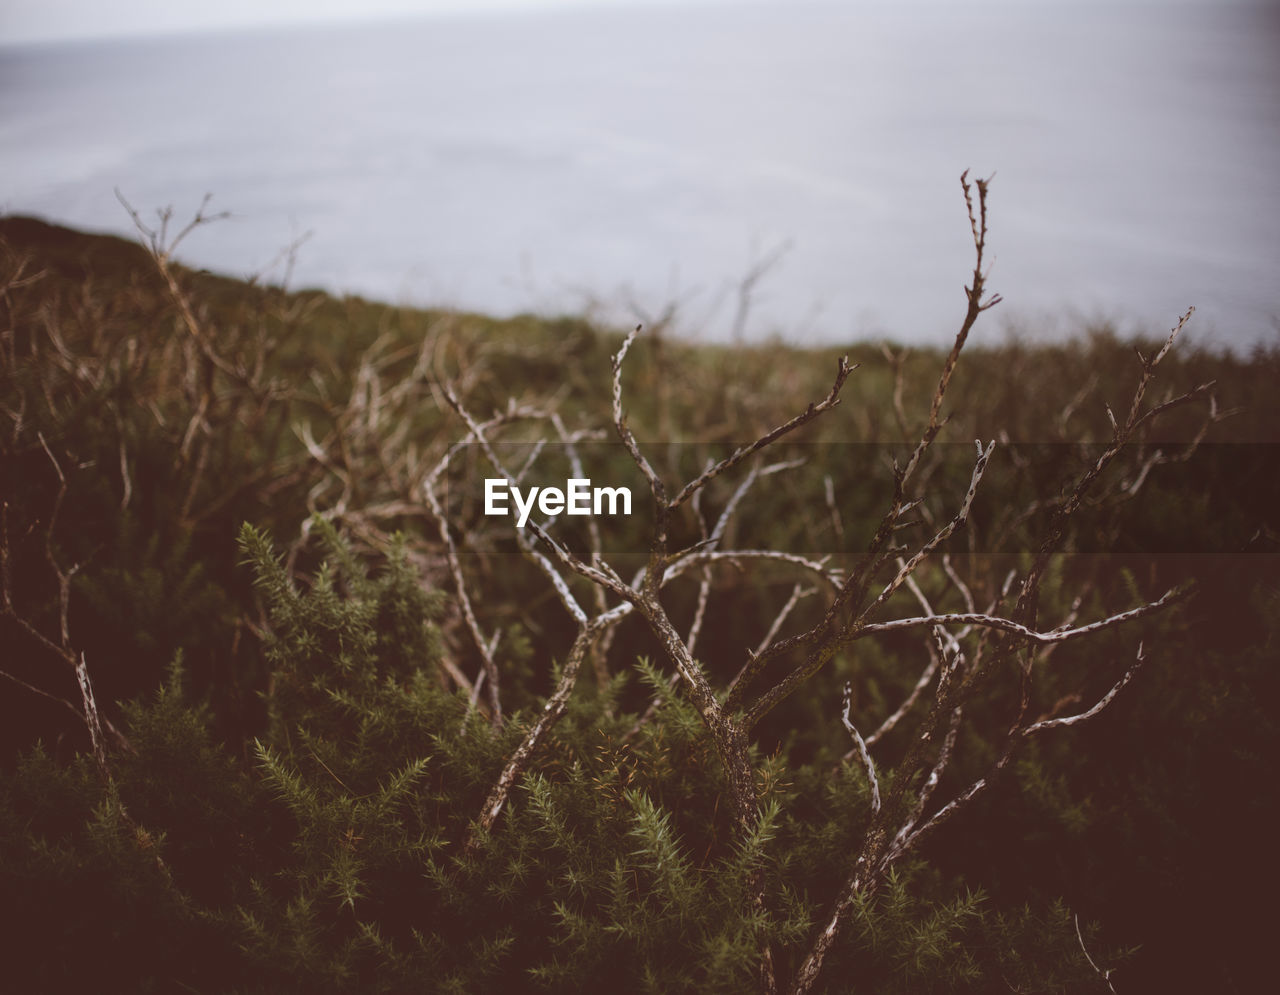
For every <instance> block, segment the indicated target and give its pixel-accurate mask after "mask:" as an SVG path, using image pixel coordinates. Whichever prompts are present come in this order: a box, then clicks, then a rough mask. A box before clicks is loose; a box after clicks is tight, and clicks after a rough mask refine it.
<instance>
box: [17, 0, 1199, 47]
mask: <svg viewBox="0 0 1280 995" xmlns="http://www.w3.org/2000/svg"><path fill="white" fill-rule="evenodd" d="M744 2H751V3H785V2H787V0H214V2H210V0H112V2H109V3H104V2H103V0H0V44H12V43H21V42H32V41H55V40H70V39H76V38H102V37H111V36H128V35H155V34H169V33H174V32H187V31H200V30H206V29H211V28H212V29H218V28H237V27H249V26H256V25H268V24H305V23H316V22H324V21H329V22H332V21H342V20H368V19H371V18H384V17H387V16H405V15H422V14H457V13H477V12H485V11H494V12H501V11H516V10H536V9H544V10H546V9H553V8H556V7H561V8H564V7H622V6H631V7H636V6H650V7H652V6H671V5H679V4H684V5H689V4H695V3H696V4H719V5H722V6H731V5H734V4H741V3H744ZM850 2H852V0H850ZM864 2H865V0H864ZM879 2H887V0H879ZM893 2H895V3H897V4H901V3H905V2H921V0H893ZM1017 2H1019V3H1030V2H1038V3H1055V2H1058V3H1061V2H1068V0H1017ZM1137 2H1147V3H1161V2H1182V0H1137ZM1202 2H1210V0H1202ZM1212 2H1223V0H1212Z"/></svg>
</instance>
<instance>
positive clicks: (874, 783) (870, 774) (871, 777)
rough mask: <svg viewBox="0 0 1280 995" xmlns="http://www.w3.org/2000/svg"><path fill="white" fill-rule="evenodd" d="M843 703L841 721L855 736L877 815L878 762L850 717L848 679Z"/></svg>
mask: <svg viewBox="0 0 1280 995" xmlns="http://www.w3.org/2000/svg"><path fill="white" fill-rule="evenodd" d="M841 704H842V706H843V711H841V713H840V721H841V722H843V723H844V727H845V728H846V729H847V730H849V735H850V736H852V737H853V745H854V749H856V750H857V752H858V759H859V760H860V761H862V769H863V770H865V771H866V773H867V783H868V784H870V785H871V814H872V815H875V814H877V813H878V812H879V811H880V780H879V778H877V777H876V763H875V761H874V760H872V759H871V754H870V753H868V752H867V744H866V742H864V741H863V739H862V734H861V733H860V732H858V730H857V728H856V727H855V726H854V724H853V720H852V719H850V718H849V710H850V709H851V708H852V707H853V685H852V684H850V683H849V682H848V681H845V682H844V697H843V698H842V699H841Z"/></svg>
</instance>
